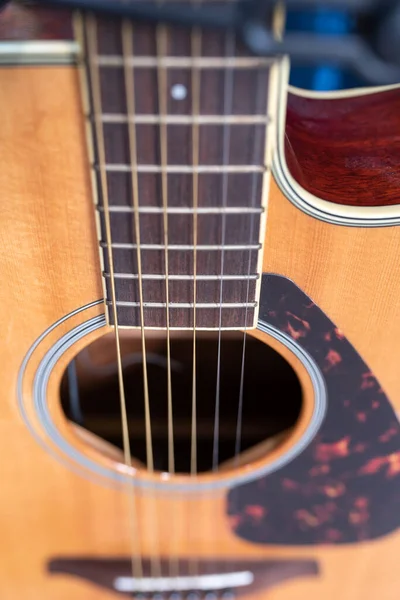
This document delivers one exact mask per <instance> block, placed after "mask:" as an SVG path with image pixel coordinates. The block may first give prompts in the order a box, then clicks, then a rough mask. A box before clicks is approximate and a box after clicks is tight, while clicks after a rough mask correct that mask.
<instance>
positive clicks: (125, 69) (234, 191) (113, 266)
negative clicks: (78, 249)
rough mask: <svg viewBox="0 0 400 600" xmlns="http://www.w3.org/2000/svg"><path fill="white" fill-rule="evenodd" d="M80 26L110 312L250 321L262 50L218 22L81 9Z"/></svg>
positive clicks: (263, 140)
mask: <svg viewBox="0 0 400 600" xmlns="http://www.w3.org/2000/svg"><path fill="white" fill-rule="evenodd" d="M79 35H80V41H81V44H82V47H83V48H84V50H85V52H84V64H85V66H86V77H87V80H86V81H87V91H88V94H87V96H88V101H87V106H86V111H87V119H88V123H89V129H90V133H89V137H90V154H91V156H90V160H91V163H92V164H91V168H92V172H93V181H94V188H95V190H94V191H95V209H96V213H97V224H98V237H99V247H100V255H101V264H102V269H103V282H104V296H105V302H106V307H107V316H108V321H109V323H110V324H114V321H115V318H114V317H115V314H116V315H117V320H118V325H119V326H124V327H139V326H141V324H142V323H141V321H142V319H143V325H144V326H145V327H149V328H165V327H166V325H167V310H168V315H169V327H170V328H171V329H172V328H176V329H186V328H192V327H193V325H194V323H195V325H196V327H197V328H199V329H216V328H219V327H221V328H222V329H237V328H243V327H253V326H255V323H256V318H257V313H258V310H257V306H258V292H259V284H260V273H261V259H262V241H263V236H264V233H265V231H264V229H265V209H266V203H267V197H268V186H269V160H270V154H271V147H272V140H271V139H270V138H271V137H272V136H271V134H270V135H268V132H269V124H270V122H271V120H273V119H274V118H275V115H274V114H271V106H272V105H274V102H272V103H271V71H272V70H273V68H275V67H274V66H273V64H272V61H271V60H269V59H265V58H257V57H254V56H249V55H248V54H247V53H246V52H245V51H244V49H243V48H242V47H241V45H240V44H239V42H238V41H237V40H236V39H235V36H234V35H233V34H230V33H225V32H209V31H203V32H201V33H200V32H198V31H195V32H193V31H190V30H183V29H173V28H170V27H168V28H164V27H159V28H158V29H157V28H156V27H152V26H148V25H143V24H135V25H133V26H131V25H127V24H126V23H125V24H122V23H121V22H120V21H110V20H101V19H97V20H94V18H88V19H86V21H85V22H81V29H80V32H79ZM130 86H131V87H132V89H130ZM273 93H275V90H274V91H273ZM167 280H168V281H167ZM113 304H114V305H115V306H116V313H115V310H113V309H112V306H113ZM141 309H142V310H141Z"/></svg>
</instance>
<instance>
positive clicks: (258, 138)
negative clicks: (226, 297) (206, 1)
mask: <svg viewBox="0 0 400 600" xmlns="http://www.w3.org/2000/svg"><path fill="white" fill-rule="evenodd" d="M263 75H265V74H264V72H263V70H262V69H259V71H258V75H257V86H256V102H255V109H256V113H257V114H259V113H260V112H261V110H262V106H261V105H262V99H263V94H262V87H263V86H262V76H263ZM267 134H268V126H267V127H266V129H265V135H267ZM254 138H255V143H254V155H253V163H254V164H256V161H257V157H259V156H260V154H261V151H262V131H261V128H259V127H257V129H256V134H255V136H254ZM267 168H268V165H267ZM258 178H259V175H258V174H257V173H253V174H252V189H251V207H252V208H255V206H256V198H257V184H258ZM254 229H255V215H254V213H252V214H251V217H250V234H249V237H250V242H251V241H252V240H253V236H254ZM252 255H253V252H252V250H249V258H248V265H247V275H248V277H249V278H250V274H251V262H252ZM249 295H250V279H247V288H246V309H245V319H244V323H245V324H244V330H243V343H242V357H241V366H240V386H239V402H238V412H237V418H236V434H235V456H234V462H235V464H236V465H237V463H238V457H239V454H240V450H241V443H242V423H243V402H244V398H243V395H244V380H245V362H246V342H247V330H248V325H247V318H248V302H249Z"/></svg>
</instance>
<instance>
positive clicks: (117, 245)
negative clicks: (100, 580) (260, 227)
mask: <svg viewBox="0 0 400 600" xmlns="http://www.w3.org/2000/svg"><path fill="white" fill-rule="evenodd" d="M99 246H100V247H101V248H106V247H107V244H106V242H104V241H102V240H101V241H100V242H99ZM111 248H115V249H119V250H130V249H132V248H137V245H136V244H130V243H129V242H126V243H124V242H120V243H119V242H113V243H112V244H111ZM140 248H141V249H142V250H164V244H141V245H140ZM222 248H225V250H226V251H228V250H239V251H242V250H261V248H262V245H261V244H237V245H235V244H226V245H225V246H221V245H219V244H210V245H207V244H198V245H197V246H196V250H202V251H209V250H222ZM193 249H194V246H193V244H169V246H168V250H169V251H171V250H176V251H181V250H193Z"/></svg>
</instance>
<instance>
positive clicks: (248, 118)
mask: <svg viewBox="0 0 400 600" xmlns="http://www.w3.org/2000/svg"><path fill="white" fill-rule="evenodd" d="M87 118H88V119H89V120H91V119H92V118H93V117H92V116H91V115H88V117H87ZM99 118H100V120H101V121H102V122H103V123H137V124H139V125H159V124H161V123H166V124H167V125H194V124H196V123H197V124H199V125H253V124H257V123H261V124H262V125H268V124H269V123H270V121H271V120H270V118H269V117H268V116H266V115H227V116H223V115H200V116H190V115H165V116H163V115H134V116H132V117H128V116H127V115H124V114H108V113H103V114H102V115H100V117H99Z"/></svg>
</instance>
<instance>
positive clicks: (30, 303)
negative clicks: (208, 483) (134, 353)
mask: <svg viewBox="0 0 400 600" xmlns="http://www.w3.org/2000/svg"><path fill="white" fill-rule="evenodd" d="M0 80H1V85H0V108H1V110H2V113H7V116H8V118H7V120H5V121H4V122H3V126H2V128H1V130H0V160H1V163H2V169H1V172H0V188H1V190H2V197H3V198H7V201H6V202H3V204H2V212H1V216H0V219H1V245H0V261H1V276H2V283H3V284H2V286H1V289H0V298H1V303H2V309H3V310H2V315H1V329H2V335H3V343H2V344H1V346H0V380H1V382H2V393H1V397H0V456H1V459H0V470H1V475H0V477H1V481H2V489H1V496H0V497H1V509H2V510H1V517H0V519H1V525H0V529H1V532H2V535H1V542H0V544H1V550H2V561H1V563H0V582H1V597H2V600H15V598H22V597H23V598H27V599H28V600H38V599H39V598H40V599H46V600H47V599H49V600H50V599H53V598H57V600H69V599H70V598H76V599H77V600H81V599H82V600H103V599H104V600H106V599H107V598H110V599H111V598H113V597H114V596H113V594H111V593H109V592H107V591H103V590H101V589H99V588H97V587H95V586H93V585H92V584H89V583H84V582H82V581H81V580H78V579H72V578H70V577H67V576H63V575H51V576H49V575H48V574H47V572H46V565H47V563H48V561H49V560H51V559H53V558H55V557H58V556H67V557H68V556H77V555H80V556H97V557H99V556H105V557H118V556H126V555H128V556H129V553H130V550H131V543H130V540H129V531H130V516H129V514H130V509H129V506H128V503H127V495H125V494H124V493H123V492H122V491H121V490H118V489H114V488H107V487H104V486H99V485H98V484H96V483H95V482H92V481H90V480H89V479H85V478H83V477H81V476H79V475H77V474H76V473H74V472H73V471H72V470H70V469H69V468H66V467H65V466H62V465H60V464H59V462H58V461H57V460H55V459H54V457H52V456H50V455H49V454H48V453H47V452H46V451H44V450H43V449H42V448H41V447H40V445H39V444H38V443H37V441H36V440H34V439H33V437H32V436H31V435H30V433H29V432H28V430H27V428H26V426H25V425H24V423H23V422H22V419H21V415H20V414H19V411H18V407H17V400H16V386H17V376H18V371H19V369H20V366H21V363H22V361H23V358H24V356H25V353H26V352H27V350H28V348H29V347H30V345H31V344H32V343H33V342H34V341H35V340H36V339H37V338H38V336H39V335H40V334H41V333H42V332H43V331H45V330H46V329H47V328H48V327H49V326H51V325H52V324H53V323H54V322H55V321H57V320H58V319H60V318H62V317H63V316H64V315H66V314H68V313H69V312H71V311H72V310H74V309H75V308H78V307H80V306H83V305H85V304H87V303H89V302H92V301H94V300H97V299H98V298H100V297H101V294H102V291H101V286H100V274H99V262H98V253H97V248H96V235H95V232H94V216H93V209H92V206H91V198H90V189H89V188H90V186H89V176H88V164H87V159H86V154H85V142H84V134H83V119H82V116H81V109H80V98H79V91H78V80H77V74H76V72H75V71H74V70H73V69H72V68H66V67H65V68H49V67H46V68H26V69H24V68H15V69H13V68H9V69H2V70H1V71H0ZM27 90H29V93H27ZM399 231H400V230H399V229H398V228H389V229H365V230H363V229H346V228H342V227H336V226H333V225H327V224H324V223H320V222H318V221H316V220H313V219H311V218H310V217H307V216H305V215H303V214H302V213H301V212H299V211H298V210H296V209H295V208H294V207H293V206H292V205H291V203H290V202H289V201H288V200H286V199H285V198H284V197H283V196H282V194H281V193H280V192H279V190H278V189H277V188H274V189H273V190H272V193H271V197H270V206H269V212H268V221H267V236H266V243H265V255H264V270H266V271H275V272H279V273H282V274H283V275H285V276H287V277H290V278H291V279H293V280H294V281H295V283H296V284H297V285H299V286H300V287H301V288H302V289H303V290H304V291H305V292H306V293H307V294H309V295H310V296H311V297H312V299H313V300H314V302H316V303H317V304H318V305H319V306H320V307H321V308H322V309H323V310H324V311H326V313H327V314H328V315H329V317H330V318H331V319H332V320H333V321H334V322H335V323H336V325H337V326H339V327H340V328H341V329H342V330H343V332H344V333H345V335H346V336H347V337H348V338H349V340H350V341H351V343H352V344H353V345H354V346H355V347H356V348H357V349H358V350H359V352H360V353H361V355H362V356H363V358H364V359H365V360H366V361H367V362H368V364H369V365H370V367H371V369H372V370H373V371H374V373H375V375H376V376H377V377H378V378H379V380H380V381H381V383H382V385H383V387H384V388H385V391H386V392H387V394H388V395H389V397H390V398H391V399H392V401H393V404H394V405H395V406H396V408H397V409H399V410H400V403H399V397H400V380H399V377H398V368H397V357H398V355H399V352H400V335H399V334H400V318H399V317H400V314H399V313H400V303H399V298H400V283H399V278H398V276H397V263H398V255H399V244H400V238H399V235H400V233H399ZM90 311H91V312H90V314H91V315H96V314H98V313H100V312H101V311H102V308H101V307H94V308H92V309H90ZM82 318H83V317H80V316H79V315H77V316H75V317H74V318H72V320H71V321H70V322H68V323H64V324H63V325H62V326H61V330H60V331H57V333H56V332H53V333H52V334H51V335H50V336H49V338H48V339H46V340H45V341H44V346H43V349H42V350H41V352H44V351H45V350H46V348H48V347H50V346H51V345H52V344H53V343H54V342H55V341H56V340H57V338H58V337H59V336H60V335H61V333H66V332H67V331H68V330H69V329H70V328H72V327H73V326H74V325H77V324H79V322H80V320H81V319H82ZM84 318H87V317H86V316H85V317H84ZM257 335H261V333H259V332H258V333H257ZM39 358H40V357H39V356H35V357H34V359H33V361H32V363H30V365H29V370H28V371H27V377H26V378H25V383H24V390H23V392H24V397H25V398H26V400H27V401H29V399H30V396H31V386H32V379H33V375H34V371H35V366H36V365H37V363H38V361H39ZM61 367H62V365H60V368H61ZM59 375H60V373H59ZM303 385H304V386H307V383H306V380H305V382H304V383H303ZM305 389H306V387H305ZM49 394H50V402H51V406H52V410H53V411H57V410H59V408H57V405H58V397H57V394H58V388H57V374H55V375H54V377H53V380H52V384H51V387H50V391H49ZM32 416H33V415H32ZM66 426H67V424H66V423H64V425H63V424H62V423H61V422H60V428H61V429H62V430H63V433H64V430H65V435H67V433H66ZM69 435H71V436H72V437H73V435H72V433H70V434H69ZM71 439H72V438H71ZM75 439H76V438H75ZM83 443H84V442H83V441H81V444H83ZM75 444H76V445H78V442H77V441H76V442H75ZM85 447H86V448H89V447H88V446H85ZM87 451H89V450H87ZM90 451H91V452H95V450H90ZM104 460H109V461H112V460H113V459H112V458H111V457H108V459H107V458H104ZM137 504H138V508H139V509H140V515H141V516H140V530H141V531H142V532H143V535H141V536H140V537H139V539H140V543H141V551H142V552H145V553H146V554H148V555H151V554H153V555H157V554H158V553H163V554H164V555H165V554H167V555H168V554H172V555H175V556H177V555H181V556H186V557H188V556H191V555H193V553H194V552H196V553H197V555H199V556H204V557H207V558H209V557H210V556H215V555H218V556H219V557H223V556H227V557H228V556H229V557H231V558H239V557H241V558H246V557H247V558H251V559H252V560H254V559H257V558H259V559H263V558H271V559H274V560H277V559H280V558H290V559H294V558H306V559H313V560H316V561H317V563H318V565H319V569H320V576H319V577H315V576H313V577H310V578H304V579H294V580H293V581H290V582H286V583H283V584H282V585H280V586H277V587H274V588H272V589H271V590H270V592H269V595H268V597H269V598H270V599H271V600H292V599H293V598H294V597H296V598H298V599H299V600H318V599H319V598H321V597H323V598H324V599H325V600H336V599H337V598H338V597H340V598H341V599H343V600H350V599H351V600H375V599H376V598H377V597H382V598H385V600H397V598H398V590H399V585H400V577H399V572H398V564H397V563H398V552H399V547H400V538H399V536H398V534H393V535H391V536H389V537H387V538H384V539H381V540H379V541H376V542H374V543H368V544H358V545H349V546H345V547H342V548H328V547H315V548H307V549H306V550H305V549H299V548H296V547H286V548H283V547H273V546H268V547H267V546H261V545H258V546H255V545H252V544H249V543H245V542H243V541H240V540H239V539H237V538H235V537H234V535H233V534H232V533H231V529H230V527H229V523H228V521H227V517H226V499H225V493H223V492H220V493H215V494H207V495H206V494H201V495H200V496H199V497H198V498H197V499H196V500H195V501H193V500H192V501H191V502H188V501H187V499H186V498H185V497H183V496H182V495H178V496H171V497H166V496H162V497H158V496H157V497H156V496H155V494H154V493H151V492H147V493H145V492H143V493H142V494H140V495H139V497H138V498H137ZM382 509H383V510H384V507H383V508H382ZM144 532H146V534H144ZM194 549H195V550H194ZM263 598H265V594H263V593H260V594H257V595H254V596H252V597H251V598H247V599H246V600H261V599H263Z"/></svg>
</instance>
